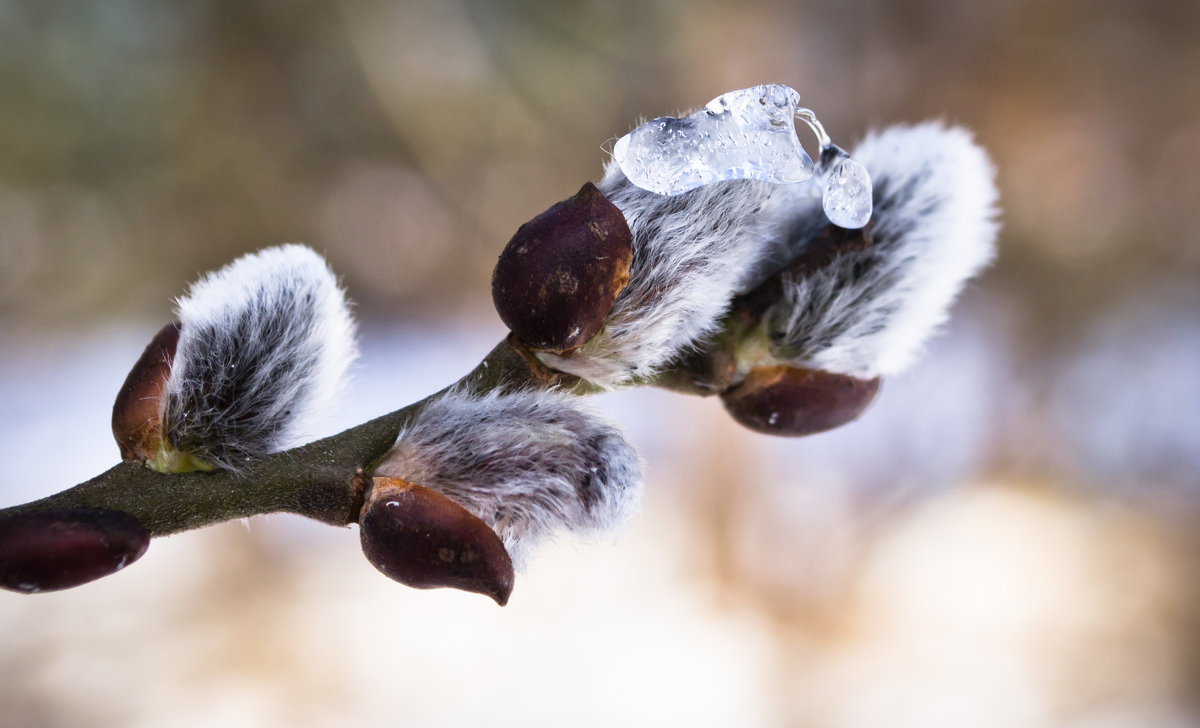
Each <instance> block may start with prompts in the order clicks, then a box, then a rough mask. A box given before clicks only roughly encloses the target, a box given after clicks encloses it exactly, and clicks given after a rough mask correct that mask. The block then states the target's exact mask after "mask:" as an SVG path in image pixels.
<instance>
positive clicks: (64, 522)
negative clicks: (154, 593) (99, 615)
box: [0, 508, 150, 594]
mask: <svg viewBox="0 0 1200 728" xmlns="http://www.w3.org/2000/svg"><path fill="white" fill-rule="evenodd" d="M149 545H150V534H149V533H147V531H146V529H145V527H143V526H142V524H141V523H140V522H139V521H138V520H137V519H136V518H134V517H133V516H131V515H129V514H128V513H123V512H121V511H109V510H102V509H99V508H72V509H65V510H52V511H33V512H29V513H19V514H17V515H15V516H9V517H7V518H4V519H3V520H0V587H3V588H5V589H9V590H12V591H18V592H24V593H26V594H35V593H37V592H43V591H55V590H58V589H69V588H70V587H73V586H79V585H80V584H86V583H87V582H89V581H94V580H96V579H99V578H100V577H103V576H108V575H109V574H113V573H115V572H117V571H120V570H121V569H123V568H125V567H126V566H128V565H130V564H132V563H133V562H134V561H136V560H138V559H139V558H140V557H141V555H142V554H144V553H146V547H147V546H149Z"/></svg>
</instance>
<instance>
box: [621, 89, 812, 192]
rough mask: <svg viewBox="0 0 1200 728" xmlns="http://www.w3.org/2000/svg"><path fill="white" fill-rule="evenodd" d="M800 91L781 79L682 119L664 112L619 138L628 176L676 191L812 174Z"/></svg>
mask: <svg viewBox="0 0 1200 728" xmlns="http://www.w3.org/2000/svg"><path fill="white" fill-rule="evenodd" d="M799 102H800V94H798V93H796V91H795V90H794V89H791V88H789V87H787V86H782V85H779V84H764V85H761V86H754V87H752V88H746V89H741V90H740V91H730V92H729V93H727V94H722V95H721V96H718V97H717V98H715V99H713V100H712V101H710V102H709V103H708V104H707V105H706V106H705V107H704V108H703V109H701V110H699V111H697V112H696V113H694V114H692V115H690V116H687V117H685V118H682V119H676V118H674V117H670V116H664V117H660V118H658V119H654V120H652V121H648V122H646V123H645V124H642V125H641V126H639V127H638V128H636V129H634V130H633V131H631V132H629V133H628V134H626V135H625V136H623V137H621V138H620V139H619V140H617V144H616V146H615V147H614V148H613V158H614V159H616V161H617V164H618V165H620V167H621V171H622V172H624V173H625V176H626V177H628V178H629V181H630V182H632V183H634V184H635V185H637V186H638V187H641V188H642V189H646V190H650V191H651V192H656V193H658V194H660V195H678V194H681V193H684V192H687V191H689V190H693V189H695V188H697V187H700V186H701V185H706V184H711V183H713V182H720V181H722V180H731V179H756V180H763V181H765V182H775V183H780V184H791V183H794V182H803V181H804V180H806V179H808V178H810V177H812V175H813V161H812V158H811V157H809V156H808V153H807V152H805V151H804V147H802V146H800V139H799V138H798V137H797V136H796V127H795V124H794V122H793V119H794V117H795V115H796V105H797V104H798V103H799Z"/></svg>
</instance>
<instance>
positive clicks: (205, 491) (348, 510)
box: [0, 338, 577, 536]
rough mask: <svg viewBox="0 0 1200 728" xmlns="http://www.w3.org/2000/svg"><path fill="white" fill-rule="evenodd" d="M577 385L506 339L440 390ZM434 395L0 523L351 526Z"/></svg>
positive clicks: (60, 496)
mask: <svg viewBox="0 0 1200 728" xmlns="http://www.w3.org/2000/svg"><path fill="white" fill-rule="evenodd" d="M576 383H577V382H576V380H574V378H572V377H568V376H565V375H560V374H557V373H554V372H551V371H549V370H548V369H546V368H545V367H543V366H542V365H541V364H540V363H538V362H537V360H536V359H535V358H534V357H533V356H532V355H531V354H529V352H528V351H527V350H525V349H524V347H522V346H521V345H520V344H519V343H517V342H514V341H512V340H511V338H510V339H506V340H505V341H502V342H501V343H500V344H498V345H497V346H496V347H495V348H494V349H492V351H491V352H490V353H489V354H488V355H487V356H486V357H485V358H484V359H483V361H481V362H480V363H479V365H478V366H476V367H475V369H474V370H472V371H471V372H470V373H468V374H467V375H466V376H464V377H463V378H462V379H460V380H459V381H458V382H456V383H455V384H453V385H451V386H450V387H447V389H450V388H453V387H459V388H465V389H467V390H470V391H475V392H487V391H492V390H515V389H522V388H529V387H543V388H544V387H550V386H572V385H574V384H576ZM442 391H445V390H442ZM439 394H440V392H439ZM436 396H437V394H434V395H431V396H430V397H427V398H425V399H423V400H421V401H420V402H415V403H413V404H410V405H408V406H407V407H403V408H401V409H398V410H396V411H394V412H391V413H389V414H386V415H383V416H381V417H377V418H375V419H373V420H371V421H369V422H365V423H363V424H361V425H358V426H356V427H352V428H350V429H348V430H345V431H343V432H341V433H339V434H337V435H333V436H331V437H327V438H325V439H323V440H317V441H315V442H312V443H309V444H307V445H303V446H301V447H297V448H294V449H291V450H287V451H284V452H280V453H276V454H274V455H271V456H268V457H266V458H263V459H261V460H258V461H256V462H254V463H251V464H250V465H248V466H247V467H246V468H245V469H243V470H240V471H237V472H233V471H228V470H217V471H213V472H199V471H195V472H187V473H160V472H158V471H156V470H152V469H150V468H148V467H146V466H145V465H143V464H142V463H140V462H133V461H127V462H123V463H121V464H119V465H116V466H114V467H113V468H111V469H110V470H108V471H106V472H104V473H101V474H100V475H97V476H96V477H94V478H92V479H90V480H88V481H85V482H83V483H80V484H79V485H76V486H75V487H73V488H69V489H67V490H64V491H62V492H60V493H56V494H54V495H51V496H47V497H45V498H42V499H40V500H36V501H32V502H30V503H25V504H22V505H17V506H12V507H10V508H5V509H2V510H0V518H3V517H4V516H8V515H12V514H16V513H20V512H23V511H37V510H47V509H57V508H103V509H108V510H117V511H124V512H126V513H128V514H130V515H132V516H134V517H135V518H137V519H138V520H139V521H140V522H141V523H142V524H143V525H144V526H145V527H146V530H147V531H149V533H150V535H151V536H165V535H167V534H171V533H177V532H180V531H187V530H191V529H194V528H200V527H202V526H207V525H210V524H214V523H220V522H222V521H228V520H231V519H235V518H245V517H248V516H253V515H260V514H265V513H280V512H284V513H296V514H299V515H302V516H307V517H309V518H313V519H315V520H318V521H321V522H323V523H328V524H332V525H335V526H343V525H346V524H349V523H353V522H355V521H357V519H358V515H359V510H360V509H361V507H362V503H363V498H364V495H365V490H366V488H367V484H368V483H369V476H370V473H371V471H372V470H373V468H374V466H375V464H376V462H377V461H378V460H379V459H380V458H381V457H382V456H383V455H384V454H385V453H386V452H387V451H388V449H389V448H390V447H391V446H392V445H393V444H394V443H395V442H396V437H397V436H398V435H399V433H400V431H401V429H403V428H404V426H405V425H406V424H408V423H409V422H410V421H411V420H412V419H413V418H414V417H416V416H417V414H418V413H420V411H421V409H422V408H423V407H424V406H425V404H426V403H427V402H429V401H430V400H432V399H433V398H434V397H436Z"/></svg>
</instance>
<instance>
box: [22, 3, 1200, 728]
mask: <svg viewBox="0 0 1200 728" xmlns="http://www.w3.org/2000/svg"><path fill="white" fill-rule="evenodd" d="M763 82H779V83H786V84H788V85H791V86H793V87H795V88H797V89H798V90H799V91H800V92H801V94H802V95H803V97H804V101H805V104H806V105H808V106H810V107H811V108H813V109H815V110H817V112H818V114H819V115H820V117H821V119H822V121H823V122H824V123H825V126H826V128H828V129H829V130H830V132H831V134H832V136H833V138H834V140H835V141H838V142H840V143H842V144H843V145H846V146H849V145H852V144H853V142H854V140H855V139H857V138H860V137H861V136H862V135H863V134H864V133H866V131H867V130H868V129H870V128H874V127H880V126H883V125H887V124H892V123H897V122H914V121H919V120H923V119H927V118H944V119H946V120H948V121H951V122H954V123H959V124H963V125H966V126H968V127H970V128H971V129H973V130H974V131H975V132H976V134H977V138H978V140H979V141H980V142H981V143H982V144H983V145H984V146H985V147H986V148H987V149H988V150H989V151H990V152H991V154H992V155H993V158H994V160H995V162H996V165H997V168H998V172H999V185H1000V188H1001V199H1002V203H1003V207H1004V215H1003V223H1004V227H1003V231H1002V233H1001V237H1000V248H999V249H1000V255H999V259H998V261H997V263H996V264H995V265H994V266H993V267H992V268H991V269H990V270H989V271H988V272H987V273H986V274H985V275H984V276H983V277H982V278H981V279H980V280H978V281H976V282H974V283H972V285H971V286H970V287H969V288H968V290H967V291H966V292H965V294H964V296H963V297H962V299H961V300H960V301H959V303H958V304H957V305H956V307H955V310H954V315H953V318H952V321H951V323H950V325H949V326H947V327H946V330H945V331H944V332H943V333H942V334H941V335H940V336H939V337H938V338H937V339H936V340H935V341H934V342H933V343H932V344H931V346H930V347H929V351H928V354H927V356H926V357H925V358H924V359H923V360H922V361H921V362H920V364H919V365H918V366H916V367H915V368H914V369H913V370H912V371H911V373H908V374H905V375H903V376H900V377H896V378H894V379H893V380H890V381H888V382H886V383H885V386H884V388H883V391H882V394H881V397H880V399H879V400H878V401H877V403H876V404H875V405H874V406H873V407H872V409H870V410H868V412H867V413H866V414H865V415H864V416H863V418H862V419H861V420H859V421H858V422H856V423H853V424H851V425H849V426H847V427H845V428H842V429H841V430H838V431H835V432H832V433H828V434H824V435H819V436H815V437H811V438H807V439H803V440H796V441H791V440H776V439H771V438H768V437H765V436H757V435H753V434H751V433H749V432H747V431H743V430H740V429H739V428H738V427H737V426H736V425H735V424H734V423H732V422H731V421H730V420H729V419H728V418H727V417H726V416H725V415H724V413H723V411H722V410H721V407H720V405H719V403H718V402H715V401H705V400H699V399H689V398H684V397H680V396H676V395H670V394H666V393H663V392H657V391H630V392H622V393H618V394H614V395H608V396H605V397H600V398H597V405H598V406H600V407H602V408H603V409H605V410H606V411H608V412H609V413H610V414H611V415H612V416H613V417H614V418H616V419H617V420H619V421H620V422H621V423H622V424H623V425H624V426H625V427H626V429H628V431H629V432H630V434H631V437H632V439H633V440H634V441H635V443H636V444H637V445H638V447H639V448H640V449H641V451H642V453H643V455H644V458H645V462H646V474H647V493H646V499H645V502H644V506H643V510H642V513H641V515H640V516H639V517H638V518H637V519H636V520H635V521H634V523H633V525H632V526H631V528H630V529H629V532H628V533H627V534H626V535H625V537H624V538H623V539H622V540H621V541H620V542H619V543H617V544H587V545H578V544H567V543H564V544H561V545H558V546H556V547H555V548H553V549H551V550H549V551H548V552H547V553H545V554H544V555H543V556H542V557H541V558H540V559H537V560H536V561H535V562H534V563H533V565H532V567H531V568H530V570H529V571H528V573H526V574H524V575H522V576H521V577H519V579H518V583H517V587H516V591H515V593H514V596H513V598H512V601H511V602H510V604H509V606H508V607H506V608H505V609H503V610H501V609H497V608H496V607H495V606H494V605H493V604H491V603H490V602H488V600H486V599H485V598H482V597H479V596H475V595H468V594H461V593H452V592H445V591H439V592H416V591H412V590H408V589H405V588H404V587H401V586H399V585H397V584H394V583H392V582H390V581H388V580H387V579H386V578H384V577H383V576H381V575H380V574H378V573H377V572H376V571H375V570H374V569H373V568H371V567H370V565H369V564H367V562H366V561H365V560H364V559H363V558H362V557H361V554H360V552H359V547H358V540H357V531H356V529H353V528H347V529H332V528H328V527H325V526H321V525H318V524H315V523H312V522H308V521H305V520H303V519H301V518H298V517H293V516H284V515H280V516H272V517H263V518H256V519H253V520H252V521H250V522H249V523H248V524H247V525H243V524H237V523H234V524H225V525H222V526H217V527H212V528H208V529H205V530H202V531H197V532H191V533H187V534H182V535H179V536H175V537H172V538H169V539H163V540H159V541H156V542H155V543H154V544H153V547H152V548H151V549H150V551H149V552H148V553H147V555H146V556H145V558H144V559H143V560H142V561H141V562H139V563H138V564H136V565H135V566H134V567H133V568H130V569H128V570H127V571H124V572H121V573H120V574H118V575H116V576H114V577H112V578H110V579H106V580H102V581H99V582H96V583H94V584H91V585H88V586H85V587H82V588H79V589H76V590H72V591H68V592H62V593H58V594H48V595H41V596H36V597H26V596H19V595H15V594H7V593H5V594H0V725H3V726H6V727H7V726H34V727H41V726H45V727H52V726H53V727H57V726H80V725H87V726H98V727H105V726H123V727H128V726H135V727H136V726H212V725H223V726H264V725H287V726H294V727H297V728H300V727H306V726H344V725H351V724H357V725H414V726H442V725H445V726H451V725H464V726H467V725H480V724H488V725H505V726H507V725H514V726H515V725H528V726H562V725H572V726H592V725H594V726H614V725H617V726H622V725H629V726H635V725H636V726H640V725H654V726H674V725H680V726H682V725H686V726H795V727H797V728H800V727H804V728H807V727H810V726H812V727H816V726H821V727H825V726H829V727H834V728H842V727H845V728H869V727H870V728H873V727H875V726H880V727H882V726H889V727H895V726H964V725H971V726H1003V727H1006V728H1012V727H1025V726H1028V727H1031V728H1032V727H1040V726H1047V727H1050V726H1056V727H1057V726H1071V727H1078V728H1125V727H1127V726H1128V727H1130V728H1133V727H1139V728H1140V727H1145V726H1153V727H1160V726H1161V727H1165V728H1175V727H1180V728H1182V727H1183V726H1194V725H1198V724H1200V559H1198V558H1197V557H1198V556H1200V549H1198V546H1200V536H1198V534H1200V529H1198V527H1200V286H1198V285H1197V284H1198V282H1200V233H1198V232H1197V231H1198V230H1200V204H1198V203H1200V173H1197V170H1198V169H1200V4H1197V3H1195V2H1192V1H1191V0H1138V1H1137V2H1133V1H1132V0H1129V1H1120V0H1088V1H1086V2H1085V1H1084V0H1056V1H1055V2H1041V1H1038V0H997V1H996V2H991V3H959V2H951V1H950V0H903V1H899V2H883V1H879V2H871V1H866V0H862V1H854V2H851V1H849V0H808V1H799V0H797V1H795V2H784V1H779V2H767V3H759V4H755V3H750V2H743V3H732V2H727V1H720V2H718V1H713V0H702V1H696V2H684V1H683V0H659V1H657V2H648V1H646V0H637V1H634V0H624V1H618V2H606V3H600V2H582V1H563V0H546V1H544V2H539V1H537V0H414V1H412V2H403V3H383V2H357V1H355V0H342V1H337V0H298V1H293V2H287V3H284V2H271V1H268V0H217V1H214V2H200V1H199V0H195V1H192V0H177V1H176V2H171V3H155V2H149V1H148V0H147V1H142V2H136V1H132V0H103V1H102V2H101V1H98V0H97V1H88V2H71V3H65V2H45V1H33V0H30V1H29V2H20V1H14V0H0V462H3V463H4V467H3V469H4V474H3V475H2V476H0V497H2V499H3V502H4V503H5V504H7V503H15V502H19V501H24V500H29V499H32V498H35V497H38V496H40V495H43V494H46V493H49V492H52V491H56V490H59V489H61V488H63V487H66V486H68V485H71V484H74V483H75V482H78V481H79V480H82V479H85V478H87V477H90V476H91V475H94V474H96V473H98V472H100V471H101V470H103V469H105V468H107V467H108V466H109V465H111V464H112V463H114V462H115V461H116V460H117V450H116V447H115V445H113V444H112V442H111V440H110V439H109V434H108V429H109V425H108V421H109V412H110V409H109V408H110V407H111V402H112V398H113V396H114V395H115V392H116V391H117V389H118V387H119V386H120V383H121V381H122V380H123V378H124V376H125V373H126V371H127V370H128V367H129V366H130V365H131V364H132V362H133V361H134V360H135V359H136V358H137V356H138V355H139V354H140V353H141V350H142V347H143V346H144V345H145V343H146V342H147V341H148V340H149V338H150V337H151V336H152V335H153V333H154V332H155V331H156V330H157V329H158V328H159V326H160V325H161V324H162V323H163V322H164V321H166V320H167V319H168V318H169V317H170V316H171V309H170V306H171V304H170V300H171V298H172V297H173V296H176V295H179V294H180V293H181V292H182V291H183V290H184V288H185V287H186V285H187V283H188V282H189V281H191V280H192V279H194V278H195V277H196V276H197V275H198V274H199V273H200V272H202V271H205V270H208V269H211V268H215V267H218V266H220V265H222V264H224V263H226V262H228V261H229V260H231V259H232V258H234V257H236V256H238V255H239V254H241V253H243V252H246V251H250V250H254V249H257V248H261V247H265V246H267V245H271V244H276V243H280V242H288V241H302V242H306V243H308V244H310V245H312V246H313V247H315V248H316V249H318V250H320V251H323V252H324V253H325V254H326V255H327V256H328V258H329V259H330V261H331V262H332V264H333V266H334V268H335V270H337V271H338V272H339V273H340V274H341V275H342V276H343V279H344V282H345V285H346V287H347V288H348V290H349V292H350V295H351V297H352V298H353V299H354V300H355V301H356V302H357V314H358V316H359V318H360V319H361V322H362V343H363V356H362V358H361V360H360V363H359V365H358V366H357V368H356V370H355V379H354V383H353V386H352V387H351V390H350V395H349V396H348V397H347V400H346V401H345V403H344V406H343V407H342V408H341V410H340V411H339V413H338V416H337V418H336V419H333V420H330V421H329V422H328V431H329V432H334V431H337V430H339V429H341V428H343V427H346V426H349V425H351V424H355V423H357V422H360V421H362V420H364V419H366V418H369V417H371V416H374V415H377V414H381V413H383V412H386V411H389V410H391V409H394V408H396V407H398V406H400V405H403V404H406V403H408V402H410V401H413V400H415V399H418V398H420V397H422V396H424V395H426V394H428V393H430V392H432V391H434V390H435V389H437V388H440V387H441V386H443V385H445V384H447V383H449V382H451V381H453V380H454V379H456V378H457V377H458V376H459V375H460V374H462V373H465V372H466V371H467V370H468V369H470V368H471V367H472V366H473V365H474V364H475V363H476V362H477V361H478V360H479V359H480V358H481V357H482V356H483V355H484V354H485V353H486V352H487V351H488V350H489V349H490V348H491V346H492V345H493V344H494V343H495V341H497V340H498V339H499V338H500V337H501V336H502V335H503V334H504V331H503V328H502V326H501V324H500V322H499V321H498V319H497V318H496V316H495V314H494V313H493V312H492V309H491V302H490V297H489V276H490V272H491V268H492V265H493V264H494V261H495V256H496V255H497V254H498V252H499V250H500V249H501V248H502V246H503V245H504V243H505V242H506V241H507V240H508V238H509V236H510V235H511V234H512V233H513V231H515V229H516V228H517V227H518V226H519V225H520V224H521V223H522V222H523V221H525V220H526V219H528V218H530V217H532V216H533V215H535V214H537V213H538V212H540V211H541V210H543V209H544V208H546V207H547V206H549V205H550V204H552V203H553V202H556V201H558V200H560V199H562V198H564V197H567V196H569V195H571V194H573V193H574V192H575V191H576V190H577V189H578V187H579V186H580V184H582V183H583V182H584V181H586V180H589V179H590V180H597V179H599V177H600V175H601V165H602V163H603V161H604V160H605V159H606V158H607V150H608V149H609V148H610V147H611V143H612V141H613V140H615V138H616V137H619V136H620V135H622V134H624V133H625V132H626V131H628V130H629V129H630V128H631V126H632V125H633V124H634V123H635V122H636V121H637V120H638V119H639V118H644V117H652V116H659V115H664V114H671V113H675V112H678V111H681V110H684V109H687V108H689V107H694V106H698V105H701V104H703V103H705V102H707V101H708V100H709V99H711V98H713V97H715V96H717V95H719V94H720V93H723V92H725V91H728V90H731V89H736V88H742V87H746V86H750V85H754V84H757V83H763ZM805 143H806V144H808V143H809V141H808V140H807V139H806V141H805ZM314 434H315V435H316V434H327V433H314Z"/></svg>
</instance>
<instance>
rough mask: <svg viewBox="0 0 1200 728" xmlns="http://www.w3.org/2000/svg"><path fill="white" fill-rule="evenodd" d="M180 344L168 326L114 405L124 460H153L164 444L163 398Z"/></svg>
mask: <svg viewBox="0 0 1200 728" xmlns="http://www.w3.org/2000/svg"><path fill="white" fill-rule="evenodd" d="M178 343H179V324H177V323H169V324H167V325H166V326H164V327H163V328H162V330H160V331H159V332H158V333H157V334H156V335H155V336H154V338H153V339H152V340H151V341H150V343H149V344H148V345H147V346H146V350H145V351H143V352H142V356H141V358H139V359H138V360H137V363H136V364H134V365H133V369H131V370H130V371H129V376H128V377H126V378H125V384H124V385H123V386H122V387H121V391H120V392H118V393H117V400H116V402H115V403H113V415H112V429H113V437H115V438H116V439H117V447H119V448H120V449H121V459H122V460H151V459H153V458H154V456H155V455H157V453H158V450H159V447H160V446H161V444H162V441H163V422H162V398H163V388H164V387H166V386H167V378H168V377H170V376H171V363H172V362H173V361H174V359H175V347H176V345H177V344H178Z"/></svg>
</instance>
